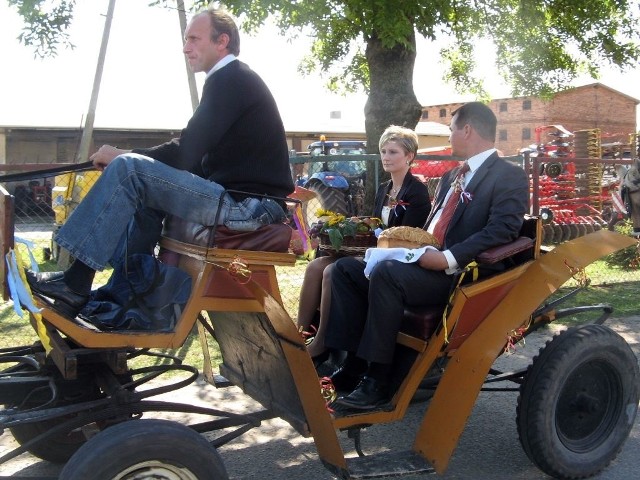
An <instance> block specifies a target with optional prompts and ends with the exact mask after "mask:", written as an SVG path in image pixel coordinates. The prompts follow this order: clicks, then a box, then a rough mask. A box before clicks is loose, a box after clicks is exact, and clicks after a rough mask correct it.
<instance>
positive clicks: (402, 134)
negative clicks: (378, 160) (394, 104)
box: [378, 125, 418, 155]
mask: <svg viewBox="0 0 640 480" xmlns="http://www.w3.org/2000/svg"><path fill="white" fill-rule="evenodd" d="M388 142H396V143H398V144H400V145H402V148H404V149H405V151H406V152H407V153H413V154H414V155H415V154H416V153H418V135H416V132H414V131H413V130H411V129H410V128H405V127H400V126H398V125H389V126H388V127H387V129H386V130H385V131H384V132H382V135H381V136H380V142H379V143H378V148H379V149H382V146H383V145H384V144H385V143H388Z"/></svg>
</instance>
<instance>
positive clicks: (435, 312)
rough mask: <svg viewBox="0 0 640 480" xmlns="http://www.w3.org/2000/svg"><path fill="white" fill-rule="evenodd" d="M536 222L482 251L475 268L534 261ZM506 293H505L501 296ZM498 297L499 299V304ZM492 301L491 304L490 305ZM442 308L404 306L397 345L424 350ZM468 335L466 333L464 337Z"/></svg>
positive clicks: (435, 327) (436, 325)
mask: <svg viewBox="0 0 640 480" xmlns="http://www.w3.org/2000/svg"><path fill="white" fill-rule="evenodd" d="M539 228H540V226H539V222H538V219H537V218H534V217H531V218H527V219H526V220H525V223H524V224H523V227H522V230H521V236H519V237H518V238H517V239H515V240H514V241H513V242H510V243H507V244H505V245H499V246H497V247H494V248H491V249H489V250H487V251H485V252H482V253H481V254H480V255H478V257H477V258H476V263H477V264H478V265H492V264H495V263H497V262H499V261H502V260H505V259H507V258H514V264H515V265H517V264H521V263H523V261H526V260H530V259H533V258H534V257H535V256H536V255H537V253H536V248H539V237H537V236H536V235H537V232H538V230H539ZM506 293H507V292H506V291H505V292H504V294H506ZM499 298H502V297H498V301H499ZM494 302H495V300H494V301H492V302H491V303H492V304H493V303H494ZM444 311H445V305H435V306H434V305H428V306H419V307H416V306H407V307H405V310H404V318H403V322H402V325H401V327H400V333H399V334H398V338H397V342H398V343H400V344H402V345H405V346H407V347H410V348H412V349H414V350H417V351H422V350H424V349H425V348H426V344H427V341H428V340H429V338H430V337H431V336H432V335H433V333H434V332H435V331H436V329H437V328H438V326H439V325H440V324H441V323H442V321H443V315H444ZM468 333H470V332H468V331H465V332H464V334H468Z"/></svg>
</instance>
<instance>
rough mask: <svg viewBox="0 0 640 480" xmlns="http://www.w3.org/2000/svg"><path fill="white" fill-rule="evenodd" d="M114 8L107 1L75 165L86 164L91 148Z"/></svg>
mask: <svg viewBox="0 0 640 480" xmlns="http://www.w3.org/2000/svg"><path fill="white" fill-rule="evenodd" d="M115 6H116V0H109V9H108V10H107V18H106V20H105V23H104V30H103V32H102V44H101V45H100V53H99V55H98V65H97V66H96V74H95V76H94V78H93V90H92V91H91V100H90V101H89V111H88V112H87V118H86V120H85V122H84V129H83V131H82V138H81V139H80V147H79V148H78V154H77V156H76V163H82V162H86V161H87V160H88V158H89V147H90V146H91V138H92V137H93V122H94V120H95V118H96V106H97V105H98V93H99V92H100V81H101V80H102V70H103V67H104V59H105V57H106V55H107V44H108V43H109V33H110V31H111V21H112V20H113V10H114V9H115Z"/></svg>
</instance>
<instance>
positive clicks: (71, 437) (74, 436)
mask: <svg viewBox="0 0 640 480" xmlns="http://www.w3.org/2000/svg"><path fill="white" fill-rule="evenodd" d="M55 376H56V385H57V387H58V389H59V391H60V395H61V396H62V398H61V399H60V400H59V401H57V402H56V403H55V404H54V405H51V406H52V407H61V406H66V405H72V404H74V403H81V402H86V401H90V400H96V399H98V398H101V397H103V396H104V395H103V394H102V393H101V392H100V389H99V388H98V387H97V386H96V385H95V383H93V382H92V381H91V380H86V382H85V381H83V380H81V379H79V380H72V381H65V380H63V379H62V378H61V377H60V376H59V375H58V374H55ZM34 406H35V405H33V404H29V403H28V404H27V405H26V406H25V407H26V408H33V407H34ZM76 416H77V414H71V415H68V416H65V417H61V418H53V419H50V420H43V421H40V422H35V423H26V424H23V425H14V426H13V427H9V430H10V431H11V434H12V435H13V438H15V440H16V441H17V442H18V443H19V444H20V445H24V444H25V443H27V442H28V441H29V440H31V439H33V438H35V437H37V436H39V435H40V434H42V433H44V432H47V431H49V430H50V429H52V428H53V427H55V426H57V425H59V424H61V423H63V422H65V421H67V420H69V419H70V418H73V417H76ZM86 441H87V439H86V437H85V435H84V433H83V432H82V431H81V430H80V429H78V430H74V431H72V432H69V433H59V434H56V435H54V436H52V437H49V438H48V439H46V440H44V441H42V442H40V443H39V444H36V445H33V446H32V447H30V448H29V450H28V451H29V452H30V453H31V454H33V455H35V456H36V457H38V458H41V459H42V460H46V461H47V462H51V463H59V464H60V463H65V462H66V461H67V460H69V459H70V458H71V456H72V455H73V454H74V453H75V452H76V451H78V449H79V448H80V447H81V446H82V445H84V444H85V443H86Z"/></svg>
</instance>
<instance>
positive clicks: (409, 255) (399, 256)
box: [364, 245, 437, 278]
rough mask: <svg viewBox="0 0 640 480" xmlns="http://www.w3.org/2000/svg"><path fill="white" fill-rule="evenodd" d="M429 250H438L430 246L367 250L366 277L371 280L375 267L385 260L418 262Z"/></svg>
mask: <svg viewBox="0 0 640 480" xmlns="http://www.w3.org/2000/svg"><path fill="white" fill-rule="evenodd" d="M427 249H432V250H437V248H435V247H432V246H430V245H428V246H426V247H421V248H367V251H366V252H365V254H364V261H365V262H367V266H366V267H365V269H364V275H365V277H367V278H369V275H371V272H372V271H373V267H375V266H376V265H377V264H378V262H382V261H384V260H398V261H399V262H403V263H413V262H417V261H418V259H419V258H420V257H421V256H422V254H423V253H424V252H426V251H427Z"/></svg>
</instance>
